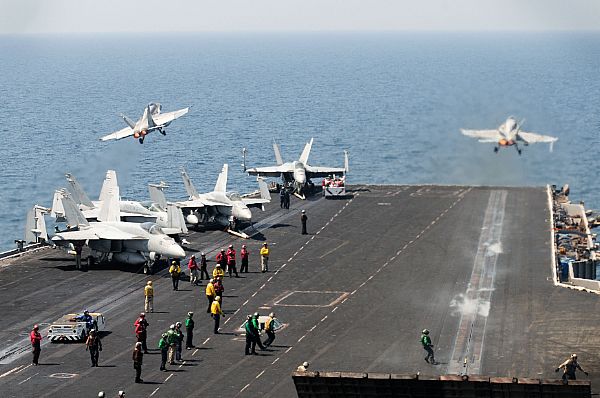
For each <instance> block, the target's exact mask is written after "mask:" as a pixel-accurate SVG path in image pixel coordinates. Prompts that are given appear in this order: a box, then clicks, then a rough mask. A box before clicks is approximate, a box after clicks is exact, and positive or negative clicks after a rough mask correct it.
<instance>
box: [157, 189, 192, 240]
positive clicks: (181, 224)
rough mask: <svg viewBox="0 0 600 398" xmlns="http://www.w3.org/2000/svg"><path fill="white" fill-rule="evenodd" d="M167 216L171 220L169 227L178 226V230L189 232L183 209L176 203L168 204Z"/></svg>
mask: <svg viewBox="0 0 600 398" xmlns="http://www.w3.org/2000/svg"><path fill="white" fill-rule="evenodd" d="M161 192H162V191H161ZM167 218H168V220H169V228H176V229H177V230H180V231H181V232H180V233H184V234H185V233H187V232H188V229H187V227H186V225H185V218H183V213H182V212H181V209H180V208H179V207H177V206H176V205H175V204H174V203H170V204H169V205H167Z"/></svg>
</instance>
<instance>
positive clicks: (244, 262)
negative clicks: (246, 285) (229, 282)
mask: <svg viewBox="0 0 600 398" xmlns="http://www.w3.org/2000/svg"><path fill="white" fill-rule="evenodd" d="M249 254H250V252H249V251H248V250H247V249H246V245H242V251H241V252H240V257H242V268H240V272H245V273H248V255H249Z"/></svg>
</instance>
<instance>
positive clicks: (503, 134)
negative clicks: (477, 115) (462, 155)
mask: <svg viewBox="0 0 600 398" xmlns="http://www.w3.org/2000/svg"><path fill="white" fill-rule="evenodd" d="M523 123H525V119H523V120H521V122H520V123H518V122H517V120H516V119H515V118H514V117H513V116H509V117H508V118H507V119H506V121H505V122H504V123H502V124H501V125H500V126H499V127H498V128H497V129H495V130H466V129H461V130H460V131H461V133H463V135H466V136H467V137H473V138H477V139H479V142H484V143H488V142H489V143H493V144H496V145H495V146H494V152H496V153H497V152H498V150H499V149H500V148H501V147H508V146H514V147H515V149H516V150H517V153H518V154H519V155H520V154H521V148H519V144H523V145H524V146H528V145H529V144H536V143H538V142H545V143H549V144H550V152H552V148H553V146H554V143H555V142H556V141H557V140H558V138H556V137H551V136H549V135H541V134H536V133H526V132H524V131H521V127H522V126H523Z"/></svg>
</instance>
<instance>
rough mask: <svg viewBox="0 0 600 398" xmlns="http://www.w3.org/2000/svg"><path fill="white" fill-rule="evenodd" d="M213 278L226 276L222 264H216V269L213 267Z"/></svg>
mask: <svg viewBox="0 0 600 398" xmlns="http://www.w3.org/2000/svg"><path fill="white" fill-rule="evenodd" d="M212 274H213V279H217V278H219V277H221V278H222V277H224V276H225V272H224V271H223V267H222V266H221V264H218V263H217V265H215V269H213V273H212Z"/></svg>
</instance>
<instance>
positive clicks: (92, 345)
mask: <svg viewBox="0 0 600 398" xmlns="http://www.w3.org/2000/svg"><path fill="white" fill-rule="evenodd" d="M85 350H86V351H89V352H90V359H91V360H92V367H94V366H95V367H98V358H99V357H100V351H102V342H101V341H100V336H98V333H96V331H95V330H91V331H90V335H89V336H88V338H87V340H86V341H85Z"/></svg>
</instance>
